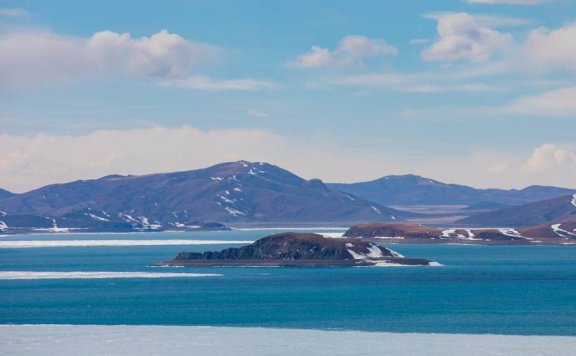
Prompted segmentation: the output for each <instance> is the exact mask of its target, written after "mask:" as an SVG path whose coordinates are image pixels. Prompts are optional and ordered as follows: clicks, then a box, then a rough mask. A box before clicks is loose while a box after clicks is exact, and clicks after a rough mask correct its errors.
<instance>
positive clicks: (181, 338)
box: [0, 325, 576, 356]
mask: <svg viewBox="0 0 576 356" xmlns="http://www.w3.org/2000/svg"><path fill="white" fill-rule="evenodd" d="M575 349H576V337H574V336H539V335H527V336H524V335H490V334H441V333H428V334H427V333H409V332H406V333H390V332H363V331H353V330H312V329H286V328H278V329H274V328H266V327H258V328H254V327H251V328H248V327H207V326H157V325H130V326H128V325H0V354H3V355H23V354H25V355H34V356H35V355H83V354H92V355H111V356H116V355H122V356H124V355H140V356H148V355H166V354H169V355H184V354H190V353H192V352H191V350H193V354H195V355H214V356H225V355H234V356H269V355H275V356H293V355H306V356H317V355H402V356H421V355H426V356H446V355H466V356H484V355H500V356H516V355H522V356H536V355H538V356H542V355H570V354H572V353H574V350H575Z"/></svg>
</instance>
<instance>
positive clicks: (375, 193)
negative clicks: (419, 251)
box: [328, 175, 574, 205]
mask: <svg viewBox="0 0 576 356" xmlns="http://www.w3.org/2000/svg"><path fill="white" fill-rule="evenodd" d="M328 186H329V187H330V188H332V189H335V190H339V191H342V192H345V193H348V194H353V195H355V196H358V197H361V198H364V199H369V200H371V201H374V202H376V203H379V204H383V205H460V204H462V205H471V204H478V203H484V204H486V203H498V204H506V205H521V204H527V203H531V202H535V201H539V200H544V199H550V198H555V197H558V196H562V195H567V194H571V193H573V192H574V190H572V189H565V188H557V187H545V186H530V187H527V188H525V189H522V190H516V189H512V190H504V189H475V188H472V187H468V186H465V185H458V184H445V183H442V182H438V181H435V180H432V179H428V178H425V177H421V176H417V175H400V176H386V177H382V178H379V179H376V180H373V181H369V182H361V183H351V184H343V183H331V184H328Z"/></svg>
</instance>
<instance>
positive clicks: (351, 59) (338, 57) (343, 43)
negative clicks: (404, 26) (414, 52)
mask: <svg viewBox="0 0 576 356" xmlns="http://www.w3.org/2000/svg"><path fill="white" fill-rule="evenodd" d="M396 54H398V49H397V48H396V47H393V46H391V45H389V44H388V43H387V42H386V41H385V40H383V39H381V38H378V39H371V38H368V37H365V36H346V37H344V38H343V39H342V40H340V42H339V43H338V46H337V47H336V49H334V50H333V51H330V50H328V49H326V48H322V47H319V46H313V47H312V48H311V49H310V52H307V53H304V54H301V55H300V56H298V58H297V59H296V60H295V61H294V63H292V65H293V66H294V67H297V68H306V69H310V68H326V67H338V66H348V65H353V64H357V63H359V62H360V61H361V60H362V59H363V58H367V57H374V56H378V55H396Z"/></svg>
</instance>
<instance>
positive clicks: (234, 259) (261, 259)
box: [159, 232, 435, 267]
mask: <svg viewBox="0 0 576 356" xmlns="http://www.w3.org/2000/svg"><path fill="white" fill-rule="evenodd" d="M159 265H163V266H188V267H206V266H238V267H241V266H267V267H274V266H279V267H355V266H432V265H435V263H434V262H431V261H429V260H426V259H421V258H406V257H404V256H402V255H400V254H398V253H396V252H394V251H392V250H390V249H387V248H385V247H382V246H378V245H376V244H374V243H371V242H366V241H362V240H358V239H351V238H338V239H334V238H326V237H324V236H322V235H318V234H312V233H292V232H288V233H280V234H275V235H271V236H267V237H264V238H262V239H260V240H258V241H255V242H254V243H252V244H250V245H247V246H243V247H239V248H227V249H224V250H222V251H219V252H204V253H196V252H182V253H180V254H178V256H176V258H175V259H173V260H171V261H166V262H162V263H160V264H159Z"/></svg>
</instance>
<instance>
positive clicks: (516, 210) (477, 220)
mask: <svg viewBox="0 0 576 356" xmlns="http://www.w3.org/2000/svg"><path fill="white" fill-rule="evenodd" d="M572 216H576V194H573V195H565V196H562V197H558V198H553V199H548V200H544V201H539V202H535V203H530V204H526V205H521V206H515V207H510V208H505V209H501V210H496V211H490V212H486V213H481V214H476V215H472V216H470V217H468V218H465V219H461V220H458V221H457V223H459V224H465V225H473V226H515V227H520V226H534V225H541V224H546V223H551V222H554V221H556V220H560V219H565V218H568V217H572Z"/></svg>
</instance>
